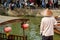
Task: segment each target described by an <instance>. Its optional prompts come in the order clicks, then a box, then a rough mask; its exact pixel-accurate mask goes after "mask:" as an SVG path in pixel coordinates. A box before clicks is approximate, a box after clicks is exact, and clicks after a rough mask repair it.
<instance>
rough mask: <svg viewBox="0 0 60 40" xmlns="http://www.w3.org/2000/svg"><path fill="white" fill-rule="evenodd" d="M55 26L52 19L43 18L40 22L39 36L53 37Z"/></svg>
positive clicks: (55, 22)
mask: <svg viewBox="0 0 60 40" xmlns="http://www.w3.org/2000/svg"><path fill="white" fill-rule="evenodd" d="M55 24H57V21H56V20H55V18H54V17H44V18H42V20H41V25H40V34H41V33H42V36H51V35H54V25H55Z"/></svg>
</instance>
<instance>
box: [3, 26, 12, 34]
mask: <svg viewBox="0 0 60 40" xmlns="http://www.w3.org/2000/svg"><path fill="white" fill-rule="evenodd" d="M11 30H12V28H11V27H5V28H4V32H6V33H9V32H10V31H11Z"/></svg>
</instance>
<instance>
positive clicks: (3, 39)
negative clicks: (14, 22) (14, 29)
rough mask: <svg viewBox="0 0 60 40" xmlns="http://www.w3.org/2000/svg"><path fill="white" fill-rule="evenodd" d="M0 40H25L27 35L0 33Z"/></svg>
mask: <svg viewBox="0 0 60 40" xmlns="http://www.w3.org/2000/svg"><path fill="white" fill-rule="evenodd" d="M0 40H27V36H18V35H9V36H8V37H7V36H6V34H3V33H0Z"/></svg>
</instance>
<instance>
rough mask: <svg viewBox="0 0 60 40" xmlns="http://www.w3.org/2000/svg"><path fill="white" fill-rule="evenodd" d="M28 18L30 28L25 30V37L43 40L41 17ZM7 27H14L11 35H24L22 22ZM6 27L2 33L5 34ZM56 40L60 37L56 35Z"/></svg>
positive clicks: (1, 28) (0, 29)
mask: <svg viewBox="0 0 60 40" xmlns="http://www.w3.org/2000/svg"><path fill="white" fill-rule="evenodd" d="M23 18H24V17H23ZM26 18H29V19H30V21H29V22H28V23H29V25H30V26H29V28H28V29H26V30H25V35H27V37H28V40H41V36H40V34H39V32H40V27H39V24H40V21H41V18H40V17H26ZM7 25H8V26H11V27H12V31H11V32H10V34H14V35H23V30H22V28H21V22H14V23H11V24H7ZM4 26H5V25H4ZM4 26H2V27H0V32H4V31H3V28H4ZM54 40H60V35H58V34H55V35H54Z"/></svg>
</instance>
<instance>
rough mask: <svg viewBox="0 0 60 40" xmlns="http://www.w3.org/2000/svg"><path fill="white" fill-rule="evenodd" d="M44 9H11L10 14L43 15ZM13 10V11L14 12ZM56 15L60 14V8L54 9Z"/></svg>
mask: <svg viewBox="0 0 60 40" xmlns="http://www.w3.org/2000/svg"><path fill="white" fill-rule="evenodd" d="M43 10H44V9H15V10H12V11H10V13H8V15H12V16H19V15H33V16H41V14H40V13H41V12H42V11H43ZM12 12H13V13H12ZM52 12H53V15H54V16H59V15H60V10H52Z"/></svg>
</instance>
